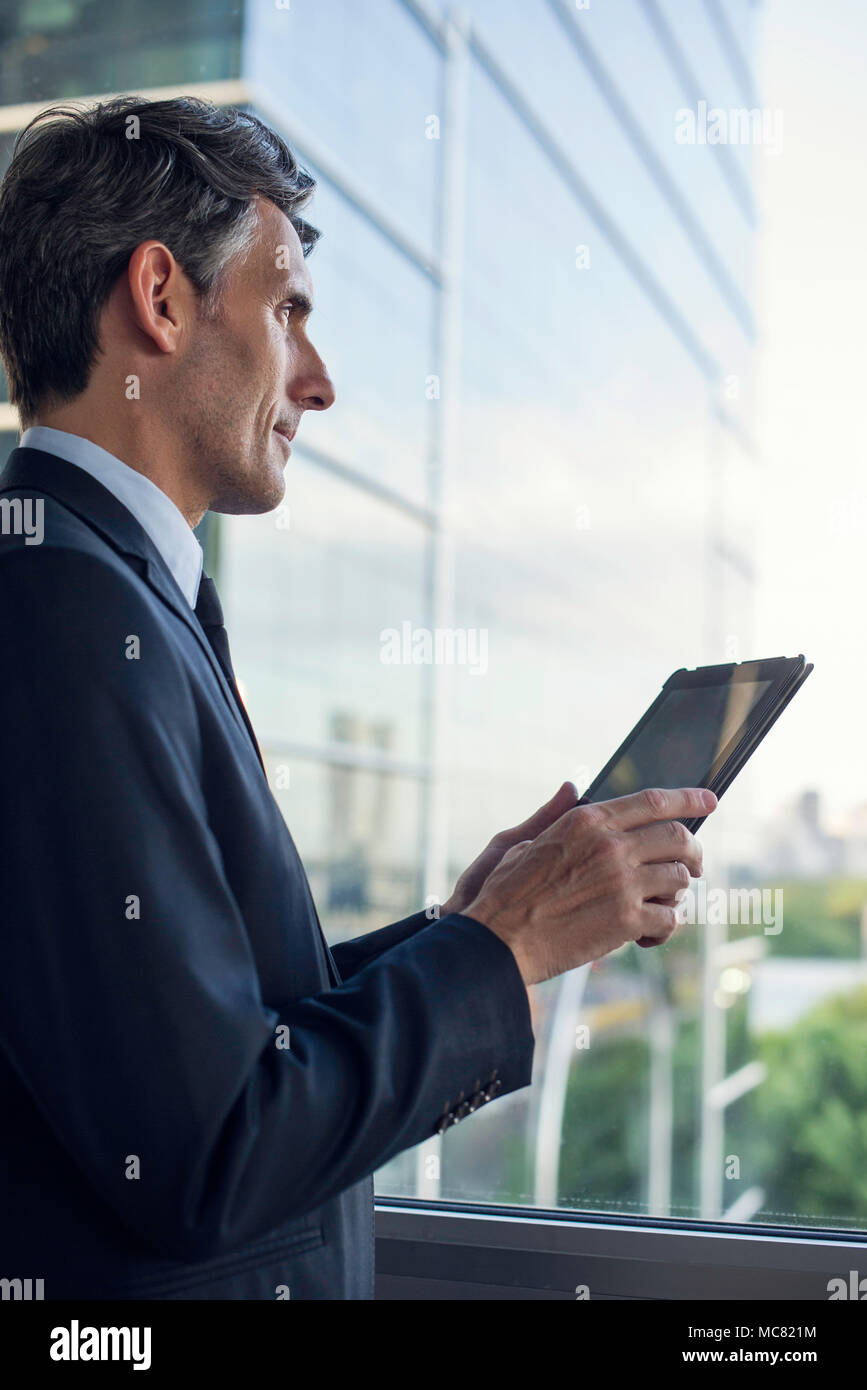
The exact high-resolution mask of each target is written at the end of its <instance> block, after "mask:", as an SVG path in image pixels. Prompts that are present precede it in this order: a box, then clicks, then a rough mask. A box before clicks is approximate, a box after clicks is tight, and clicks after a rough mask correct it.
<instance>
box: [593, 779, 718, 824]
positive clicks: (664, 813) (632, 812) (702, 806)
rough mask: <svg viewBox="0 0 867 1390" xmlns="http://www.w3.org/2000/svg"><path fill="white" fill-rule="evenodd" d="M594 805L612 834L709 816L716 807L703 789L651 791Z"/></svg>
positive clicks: (713, 797)
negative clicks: (602, 812)
mask: <svg viewBox="0 0 867 1390" xmlns="http://www.w3.org/2000/svg"><path fill="white" fill-rule="evenodd" d="M595 804H596V806H597V807H598V808H599V810H604V812H605V816H606V819H607V821H608V824H609V825H611V826H613V828H614V829H615V830H635V829H637V828H638V826H640V825H650V824H651V823H652V822H653V821H661V820H691V819H692V818H693V817H696V816H708V815H710V813H711V811H713V810H714V808H715V807H716V804H717V799H716V797H715V796H714V794H713V792H711V791H708V790H707V788H706V787H672V788H667V787H651V788H650V789H649V790H647V791H642V792H632V793H630V795H629V796H617V797H614V798H613V799H612V800H611V801H598V802H596V803H595Z"/></svg>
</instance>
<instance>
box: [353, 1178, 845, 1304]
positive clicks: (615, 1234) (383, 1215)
mask: <svg viewBox="0 0 867 1390" xmlns="http://www.w3.org/2000/svg"><path fill="white" fill-rule="evenodd" d="M859 1266H860V1269H859ZM853 1268H855V1269H859V1277H864V1276H865V1275H867V1231H865V1232H860V1231H851V1232H848V1231H829V1230H803V1231H801V1230H797V1229H793V1228H791V1227H772V1226H762V1227H757V1226H744V1225H734V1224H731V1225H728V1224H726V1223H721V1222H700V1221H696V1222H694V1223H692V1222H691V1223H689V1224H688V1225H685V1224H684V1223H682V1222H677V1221H668V1220H664V1219H653V1218H641V1217H632V1218H622V1219H621V1218H612V1217H610V1216H607V1215H604V1214H603V1215H598V1216H596V1215H590V1214H586V1213H574V1212H557V1211H538V1212H534V1211H531V1210H528V1209H527V1208H520V1207H502V1206H494V1205H491V1206H489V1207H488V1206H481V1205H469V1204H468V1205H448V1204H445V1203H431V1202H423V1201H414V1200H411V1199H398V1198H387V1197H377V1198H376V1298H377V1299H389V1300H392V1299H393V1300H405V1299H407V1300H428V1299H433V1300H464V1299H467V1300H478V1299H493V1300H500V1299H521V1300H533V1299H572V1300H574V1299H576V1298H577V1297H578V1294H577V1292H576V1290H577V1288H578V1286H582V1285H586V1286H587V1288H588V1293H589V1297H590V1298H596V1299H602V1298H607V1299H656V1300H660V1299H661V1300H672V1301H677V1300H732V1301H738V1302H758V1301H765V1300H807V1301H828V1287H827V1286H828V1280H829V1279H832V1278H840V1277H842V1278H844V1279H846V1280H847V1282H848V1278H849V1271H850V1270H851V1269H853Z"/></svg>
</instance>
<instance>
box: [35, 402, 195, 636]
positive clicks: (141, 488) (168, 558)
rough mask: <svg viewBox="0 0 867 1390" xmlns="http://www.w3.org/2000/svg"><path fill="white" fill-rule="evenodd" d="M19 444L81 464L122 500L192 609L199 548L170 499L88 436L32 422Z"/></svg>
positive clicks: (190, 529)
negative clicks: (148, 538)
mask: <svg viewBox="0 0 867 1390" xmlns="http://www.w3.org/2000/svg"><path fill="white" fill-rule="evenodd" d="M19 442H20V446H21V448H23V449H43V450H44V451H45V452H46V453H48V454H56V455H57V456H58V457H59V458H62V459H66V461H67V463H74V464H76V465H77V466H78V467H79V468H83V469H84V470H85V472H87V473H89V474H90V475H91V477H93V478H95V479H96V481H97V482H98V483H102V485H103V487H106V488H108V490H109V492H111V493H113V494H114V496H115V497H116V498H117V500H118V501H119V502H122V503H123V505H124V506H125V507H127V508H128V510H129V511H131V512H132V514H133V516H134V517H135V518H136V520H137V521H138V522H139V524H140V525H141V526H142V527H143V528H144V530H145V531H147V533H148V535H149V536H150V538H151V540H152V541H153V543H154V545H155V546H156V547H157V550H158V551H159V552H160V554H161V555H162V557H163V559H164V560H165V562H166V564H167V565H168V567H169V570H170V571H171V573H172V576H173V578H174V580H175V583H176V584H177V586H178V588H179V589H180V590H181V593H182V594H183V595H184V597H185V599H186V600H187V602H188V603H189V605H190V607H191V608H195V606H196V599H197V597H198V593H199V580H200V579H201V576H202V560H203V556H202V547H201V546H200V545H199V542H198V541H197V540H196V537H195V535H194V533H193V530H192V527H191V526H190V524H189V522H187V521H186V520H185V518H184V516H183V515H182V514H181V512H180V511H179V510H178V508H177V507H176V506H175V504H174V502H173V501H172V499H171V498H170V497H169V496H168V495H167V494H166V493H165V492H163V490H162V488H158V487H157V485H156V483H152V482H151V480H150V478H146V477H145V475H144V474H143V473H137V472H136V470H135V469H134V468H130V467H129V465H128V464H126V463H123V462H122V461H121V459H119V458H115V456H114V454H110V453H108V451H107V450H106V449H101V448H100V446H99V445H98V444H94V443H93V442H92V440H90V439H84V438H82V436H81V435H78V434H69V433H68V432H67V431H66V430H55V429H51V428H49V426H48V425H31V426H30V427H29V429H26V430H25V431H24V433H23V434H22V436H21V439H20V441H19Z"/></svg>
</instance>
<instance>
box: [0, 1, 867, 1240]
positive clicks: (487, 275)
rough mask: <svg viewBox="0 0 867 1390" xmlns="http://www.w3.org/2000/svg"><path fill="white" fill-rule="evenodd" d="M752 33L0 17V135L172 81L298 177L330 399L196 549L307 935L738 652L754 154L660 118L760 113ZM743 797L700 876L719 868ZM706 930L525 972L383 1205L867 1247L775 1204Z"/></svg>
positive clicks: (564, 10)
mask: <svg viewBox="0 0 867 1390" xmlns="http://www.w3.org/2000/svg"><path fill="white" fill-rule="evenodd" d="M758 20H759V7H758V6H757V5H755V4H753V3H750V0H727V3H726V4H725V5H723V4H722V3H720V0H695V2H694V3H691V4H689V5H684V4H682V3H678V0H609V3H607V4H596V3H595V0H594V3H589V0H588V3H587V4H586V5H581V4H577V5H576V4H574V3H567V0H465V2H464V3H463V4H462V5H460V6H459V7H457V6H451V5H448V4H446V3H444V2H443V3H434V0H424V2H423V0H291V4H290V3H286V4H280V3H277V4H273V3H261V2H259V0H250V3H247V4H246V5H243V6H241V5H234V4H228V3H226V4H213V3H210V4H205V3H202V4H200V5H192V6H185V7H184V9H183V11H182V13H181V12H178V10H177V7H176V6H169V5H167V4H165V5H156V4H153V3H151V4H148V5H144V4H139V3H128V4H125V5H121V6H118V5H108V4H105V5H101V4H93V3H91V4H88V5H83V4H77V3H75V0H66V2H65V3H64V0H51V3H49V0H45V3H44V4H42V3H36V0H32V2H26V3H21V4H20V5H18V6H17V8H16V7H15V6H14V5H12V6H10V5H9V4H7V5H6V6H5V9H4V21H3V23H4V26H5V27H4V30H3V32H2V36H0V37H2V48H0V74H2V78H3V95H2V102H3V103H4V106H3V107H2V109H0V136H2V139H3V141H4V149H5V150H6V151H7V154H8V149H9V146H10V144H11V139H12V137H13V136H14V133H15V130H16V129H17V128H19V126H20V124H21V123H22V122H23V119H24V117H25V115H26V114H27V112H29V111H30V110H31V108H34V109H35V105H36V104H39V103H43V102H46V101H49V100H51V99H53V98H55V97H58V96H73V95H76V96H83V95H85V94H96V93H99V92H108V91H111V92H117V91H130V90H142V89H147V91H148V92H150V91H151V90H155V89H157V88H160V89H163V88H164V89H165V90H166V91H167V92H168V91H169V90H171V91H176V92H186V91H197V90H201V91H203V92H205V93H206V94H209V95H212V96H213V98H214V99H215V100H225V101H227V102H231V103H233V104H241V103H243V104H246V105H248V106H249V107H250V108H251V109H254V110H256V111H257V112H258V113H259V114H261V115H262V116H263V118H265V119H266V120H268V121H269V122H270V123H272V124H273V125H274V126H275V127H276V128H278V129H279V130H280V131H281V132H282V133H283V134H284V136H285V137H286V138H287V139H288V141H289V143H290V144H291V145H292V146H293V148H294V149H295V151H296V153H297V154H298V156H299V158H300V160H301V162H302V163H303V164H304V165H305V167H307V168H308V169H310V171H311V172H312V173H313V174H314V175H315V176H316V178H317V182H318V189H317V193H316V196H315V200H314V203H313V204H312V207H311V210H310V213H309V216H310V218H311V220H312V221H313V222H314V223H315V224H316V225H317V226H318V227H320V228H321V229H322V230H323V233H324V235H323V238H322V240H321V242H320V243H319V245H318V246H317V248H316V250H315V252H314V254H313V256H312V257H311V259H310V262H309V264H310V270H311V274H312V277H313V283H314V290H315V300H316V311H315V314H314V316H313V319H312V321H311V337H312V338H313V341H314V342H315V344H316V346H317V348H318V349H319V351H320V352H321V353H322V355H323V357H324V358H325V361H326V363H327V364H328V367H329V370H330V372H331V375H332V378H333V379H334V382H335V386H336V392H337V402H336V405H335V406H334V408H333V409H332V410H330V411H328V412H326V413H324V414H322V415H309V416H307V417H306V418H305V420H304V421H303V423H302V426H301V430H300V432H299V435H298V438H297V440H296V442H295V446H294V455H293V459H292V462H291V463H290V466H289V469H288V474H287V493H286V499H285V502H284V504H283V505H282V506H281V507H280V508H279V509H278V510H277V511H276V512H275V513H272V514H270V515H268V516H263V517H243V518H241V517H231V518H228V517H227V518H219V519H218V518H210V519H209V528H208V537H207V540H208V547H209V549H208V554H209V556H210V557H211V560H210V563H211V565H212V569H213V571H214V572H215V573H216V576H217V578H218V582H219V585H220V592H221V595H222V598H223V605H224V609H225V612H226V622H227V627H228V630H229V634H230V638H231V641H232V651H233V659H234V663H235V668H236V671H237V673H238V677H239V681H240V683H241V685H242V689H243V692H244V696H245V699H246V702H247V705H248V708H249V711H250V714H251V717H252V719H253V723H254V725H255V727H256V729H257V732H258V736H259V740H260V743H261V745H262V749H263V754H264V756H265V759H266V763H267V766H268V770H269V775H270V778H271V784H272V787H273V789H274V794H275V796H276V797H277V798H278V801H279V804H280V806H281V808H282V810H283V812H284V814H285V816H286V819H287V822H288V823H289V825H290V827H291V829H292V833H293V835H294V837H295V839H296V842H297V843H298V846H299V849H300V851H301V854H302V856H303V858H304V861H305V864H306V866H307V869H308V872H309V875H310V878H311V883H312V887H313V891H314V895H315V897H316V900H317V903H318V905H319V910H320V914H321V916H322V919H323V924H324V926H325V929H326V933H327V934H328V935H329V937H330V938H331V939H332V940H337V939H341V938H344V937H349V936H352V935H356V934H358V933H359V932H361V931H365V930H368V929H371V928H374V927H376V926H379V925H382V924H384V923H385V922H387V921H392V920H395V919H396V918H399V917H401V916H404V915H406V914H408V913H409V912H412V911H414V910H416V909H417V908H419V907H420V906H422V905H424V904H425V903H426V902H428V903H434V902H436V901H439V900H441V899H443V898H445V897H446V896H447V895H448V894H449V893H450V891H451V889H452V887H453V885H454V881H455V879H456V877H457V875H458V873H459V872H460V871H461V869H462V868H464V867H465V866H466V865H467V864H468V863H469V862H470V861H471V860H472V859H473V858H474V857H475V855H476V854H477V853H478V852H479V851H480V850H481V848H482V847H483V845H484V844H485V843H486V842H487V840H488V839H489V838H490V837H491V836H492V834H493V833H494V832H496V831H497V830H498V829H501V828H503V827H505V826H508V825H512V824H515V823H517V822H519V821H521V820H523V819H524V818H525V817H526V816H527V815H528V814H529V813H530V812H531V811H532V810H533V809H535V807H536V806H538V805H539V804H541V803H542V802H544V801H546V800H547V799H548V798H549V796H551V795H552V794H553V792H554V791H555V790H556V788H557V787H558V786H559V785H560V783H561V782H562V781H563V780H564V779H565V778H566V777H571V778H573V779H574V780H575V781H576V782H577V783H578V784H579V787H580V786H581V785H582V784H584V785H586V784H587V783H589V781H590V779H591V777H592V776H593V775H594V774H595V772H596V771H598V769H599V768H600V767H601V766H602V764H603V763H604V762H605V761H606V760H607V758H608V757H609V755H610V753H611V752H612V750H613V748H614V747H616V746H617V744H618V743H619V742H620V741H621V739H622V737H623V736H624V734H625V733H626V732H627V731H628V729H630V728H631V727H632V725H633V724H634V723H635V721H636V719H637V718H638V716H639V715H640V714H641V713H642V712H643V710H644V709H645V708H646V706H647V705H648V704H649V703H650V700H651V699H652V698H653V697H654V696H655V694H656V693H657V691H658V689H659V686H660V685H661V684H662V682H663V681H664V680H665V679H666V677H667V676H668V675H669V674H670V673H671V672H672V671H673V670H675V669H676V668H678V667H681V666H684V665H687V666H694V665H699V664H705V663H715V662H721V661H726V660H744V659H748V658H750V657H753V656H757V655H759V653H757V652H756V651H755V650H754V648H753V639H752V621H753V607H754V598H755V592H756V583H757V574H756V568H755V554H756V517H755V510H754V507H753V505H752V496H753V493H754V484H755V478H756V471H757V469H758V467H759V462H758V459H757V455H756V448H755V444H754V411H755V402H754V382H755V367H754V363H755V352H756V345H755V336H756V333H755V323H754V307H753V306H754V301H755V285H754V250H755V240H756V231H757V211H756V198H755V172H756V171H755V159H756V154H755V150H754V149H753V148H751V147H750V146H748V145H746V146H744V145H735V144H718V145H711V144H707V143H705V144H700V143H696V144H688V143H682V142H681V141H680V140H679V139H678V138H677V127H678V113H679V112H683V111H684V110H689V111H697V110H698V107H699V104H700V103H701V102H703V101H706V102H707V103H708V104H709V105H711V106H716V107H720V108H725V109H734V108H752V107H754V106H755V105H756V104H757V102H758V100H759V98H758V96H757V94H756V85H755V77H754V70H753V65H754V55H755V52H756V32H755V31H756V26H757V23H758ZM137 26H138V27H137ZM5 409H6V414H5V415H4V416H3V417H2V420H0V423H3V424H4V426H5V429H6V436H5V437H4V440H3V442H4V443H5V444H6V445H7V446H8V447H11V446H12V444H13V443H14V429H15V424H14V419H13V417H12V412H11V411H10V409H9V407H6V408H5ZM438 637H440V638H442V643H441V644H440V645H438V642H437V639H438ZM427 639H429V642H430V649H431V653H432V655H433V658H434V659H431V660H427V659H423V660H422V659H419V657H420V656H421V657H425V656H426V651H425V645H424V644H425V641H426V640H427ZM395 653H397V659H390V657H394V656H395ZM437 656H439V660H437V659H436V657H437ZM750 776H751V774H750V772H749V771H748V772H747V773H745V774H744V776H743V778H742V779H741V780H740V781H739V783H738V786H737V788H735V789H733V790H732V792H730V793H729V794H728V796H727V798H726V801H725V803H723V806H722V807H721V808H720V811H719V812H718V813H717V815H716V816H715V819H714V825H713V828H714V834H713V836H712V837H710V838H709V840H708V843H707V845H706V847H705V853H706V859H705V864H706V871H707V876H708V880H709V882H712V883H715V884H718V885H727V884H728V883H729V882H730V881H731V880H732V875H733V874H740V875H741V878H740V879H738V881H742V880H743V876H744V875H745V874H747V872H748V870H749V865H750V848H749V847H750V831H751V820H750ZM434 910H435V909H434V908H433V907H431V911H432V912H433V911H434ZM733 935H734V936H735V938H736V939H735V940H732V941H729V940H727V936H728V933H727V930H726V928H725V927H713V926H712V925H711V926H709V927H707V928H706V929H702V928H699V929H697V930H692V929H686V930H685V931H684V932H682V933H679V934H678V935H677V936H676V937H675V938H674V939H673V940H672V942H670V943H669V945H668V946H667V947H666V948H665V949H664V950H663V951H659V952H641V951H634V950H632V949H631V948H630V949H629V950H624V951H621V952H617V953H615V954H614V955H613V956H611V957H608V958H606V959H605V960H604V961H601V962H598V963H597V964H596V965H595V966H594V967H590V966H586V967H582V968H581V969H580V970H577V971H573V972H571V974H570V975H568V976H566V977H564V978H562V979H559V980H553V981H549V982H547V983H546V984H545V985H542V986H537V987H535V988H534V989H533V990H532V1008H533V1020H534V1030H535V1033H536V1038H537V1049H536V1063H535V1077H534V1085H533V1086H532V1087H531V1088H529V1089H526V1090H524V1091H522V1092H518V1093H516V1094H514V1095H511V1096H508V1097H506V1098H505V1099H504V1100H502V1101H501V1102H500V1103H499V1104H497V1105H496V1106H491V1107H489V1108H487V1109H486V1110H485V1112H484V1113H483V1114H480V1115H478V1116H474V1117H473V1120H472V1122H471V1123H470V1124H468V1125H464V1126H461V1127H460V1129H458V1130H452V1131H450V1132H449V1133H448V1134H447V1136H446V1137H445V1138H444V1139H432V1140H431V1141H430V1142H429V1143H428V1144H426V1145H423V1146H422V1147H421V1148H420V1149H418V1150H415V1151H412V1152H410V1153H406V1154H403V1155H401V1156H399V1157H398V1158H397V1159H395V1160H393V1161H392V1162H391V1163H390V1164H389V1165H388V1166H387V1167H386V1168H385V1169H384V1170H382V1171H381V1172H380V1173H379V1174H378V1177H377V1186H378V1191H379V1192H380V1193H381V1194H384V1195H396V1196H399V1195H404V1196H421V1197H425V1198H431V1199H433V1198H442V1199H443V1200H448V1201H469V1202H483V1203H504V1204H521V1205H532V1206H548V1207H553V1206H561V1207H565V1208H570V1209H581V1210H586V1211H598V1212H613V1213H621V1214H629V1215H633V1216H634V1215H656V1216H672V1217H678V1218H683V1219H689V1218H699V1217H703V1218H713V1219H717V1218H720V1217H722V1218H726V1217H728V1218H729V1219H732V1220H740V1221H750V1220H755V1221H759V1222H779V1221H780V1220H781V1212H782V1207H781V1203H783V1202H784V1201H785V1202H788V1203H789V1212H788V1219H789V1220H793V1219H795V1217H793V1210H794V1211H795V1212H797V1218H796V1219H797V1221H798V1222H799V1223H801V1224H818V1225H827V1224H843V1225H849V1226H864V1225H867V1205H865V1203H864V1198H863V1196H859V1189H858V1185H857V1183H856V1182H855V1180H854V1177H853V1179H852V1181H851V1182H849V1183H848V1185H847V1184H846V1183H845V1182H844V1183H843V1185H842V1188H841V1190H840V1192H839V1196H838V1198H837V1202H838V1205H837V1208H836V1210H833V1211H830V1210H819V1209H818V1203H819V1199H818V1198H815V1199H813V1198H808V1197H807V1195H805V1196H804V1198H803V1201H802V1204H801V1206H796V1207H795V1208H792V1206H791V1203H792V1201H797V1196H796V1197H795V1198H792V1197H791V1196H790V1195H789V1190H788V1189H785V1194H786V1195H785V1196H783V1195H781V1193H782V1192H783V1189H782V1188H780V1187H779V1186H778V1187H775V1162H776V1159H775V1157H774V1153H773V1152H772V1151H771V1150H770V1149H769V1148H768V1144H769V1143H770V1140H769V1139H768V1134H770V1133H772V1129H771V1128H769V1127H768V1126H763V1125H762V1123H761V1118H762V1111H761V1097H762V1095H763V1093H764V1091H765V1087H766V1085H767V1084H768V1070H767V1064H766V1062H765V1061H763V1060H761V1059H760V1058H759V1057H758V1055H757V1042H756V1036H755V1034H754V1031H753V1029H752V1028H751V1016H750V1013H749V1008H748V1001H747V999H746V997H745V992H744V988H743V981H744V980H746V981H747V983H749V971H750V968H751V966H752V964H753V963H754V962H755V960H756V959H758V958H759V957H760V956H761V955H762V953H763V952H764V951H765V950H766V949H767V943H766V942H764V941H762V940H761V939H759V943H758V945H756V939H755V935H752V936H751V935H749V934H744V933H740V934H737V933H733ZM744 936H746V939H745V940H744V941H743V942H742V943H741V941H740V940H739V939H738V938H739V937H744ZM751 1107H752V1108H751ZM756 1107H758V1108H756ZM780 1113H782V1112H781V1111H780V1110H779V1107H778V1110H777V1111H775V1112H774V1115H775V1116H776V1117H777V1122H780V1123H781V1121H779V1114H780ZM769 1125H770V1121H769ZM731 1154H736V1155H737V1156H738V1159H739V1163H738V1175H737V1177H736V1178H735V1177H733V1175H732V1174H731V1173H730V1172H729V1171H727V1169H726V1160H727V1157H728V1156H729V1155H731ZM806 1191H807V1189H805V1194H806Z"/></svg>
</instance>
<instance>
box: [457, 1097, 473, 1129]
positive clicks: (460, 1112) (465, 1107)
mask: <svg viewBox="0 0 867 1390" xmlns="http://www.w3.org/2000/svg"><path fill="white" fill-rule="evenodd" d="M470 1113H471V1111H470V1106H469V1103H468V1102H467V1101H464V1102H463V1104H462V1105H459V1106H458V1108H457V1110H456V1111H455V1124H457V1123H458V1121H459V1120H465V1119H466V1117H467V1115H469V1114H470Z"/></svg>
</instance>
